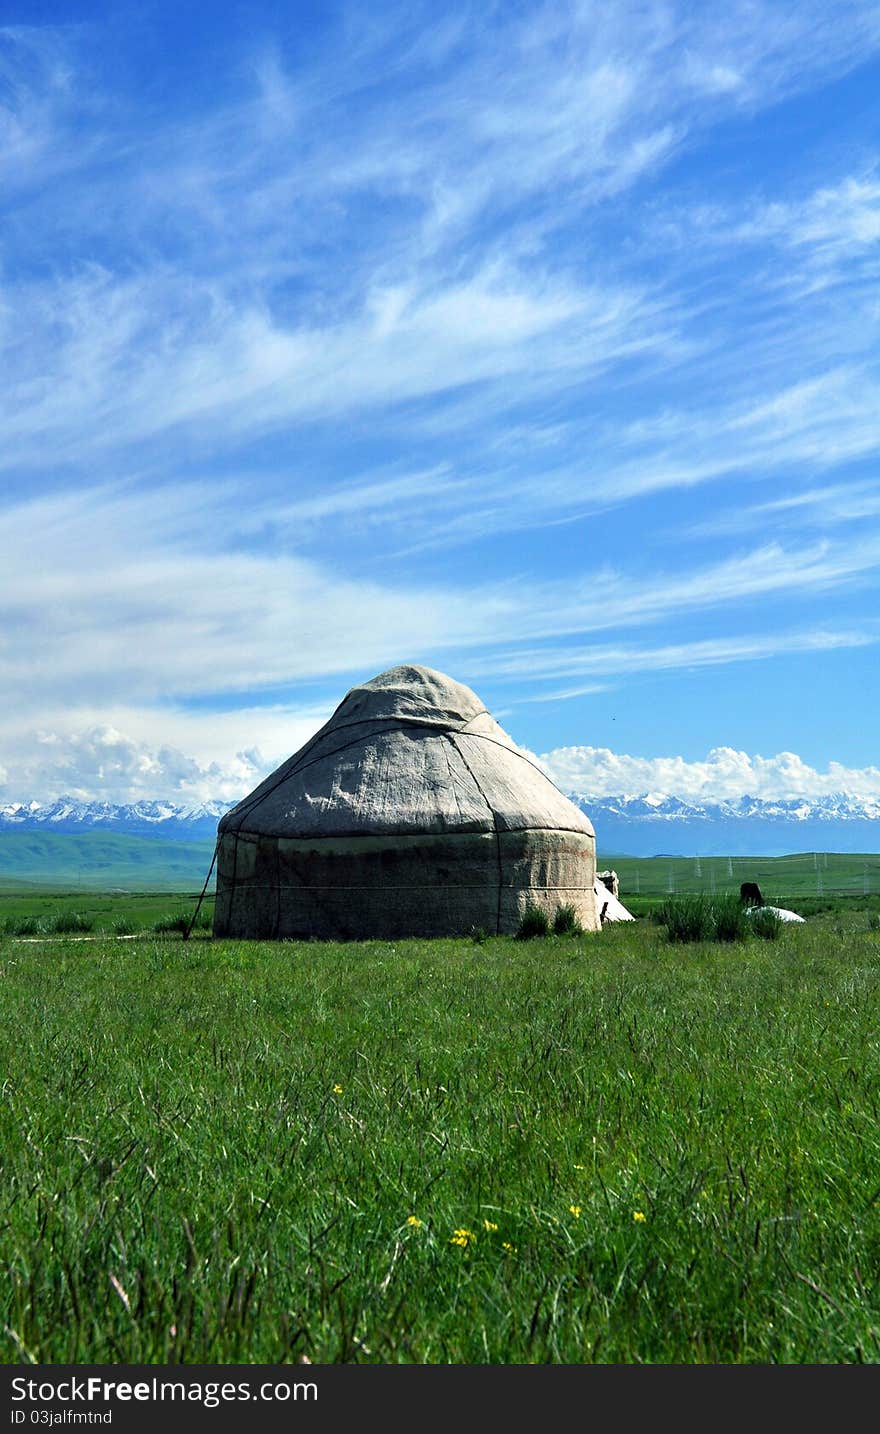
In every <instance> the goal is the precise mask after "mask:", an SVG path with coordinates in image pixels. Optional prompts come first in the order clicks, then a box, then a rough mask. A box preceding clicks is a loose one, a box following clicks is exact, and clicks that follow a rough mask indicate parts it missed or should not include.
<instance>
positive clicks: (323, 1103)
mask: <svg viewBox="0 0 880 1434" xmlns="http://www.w3.org/2000/svg"><path fill="white" fill-rule="evenodd" d="M0 983H2V986H0V989H2V993H3V1000H2V1004H0V1071H2V1081H0V1089H2V1101H0V1152H2V1164H3V1169H2V1180H0V1261H2V1273H3V1278H2V1280H0V1306H2V1308H0V1331H3V1330H4V1329H5V1331H6V1333H5V1334H2V1335H0V1338H2V1340H3V1344H2V1349H3V1358H4V1359H5V1360H6V1361H7V1362H16V1361H19V1360H36V1361H38V1362H40V1363H49V1362H60V1363H67V1362H72V1363H77V1362H78V1363H99V1364H100V1363H172V1362H181V1363H184V1364H186V1363H198V1362H204V1363H213V1362H218V1363H234V1362H242V1363H250V1362H254V1363H276V1362H288V1361H291V1362H293V1361H296V1360H297V1359H298V1358H299V1357H300V1356H301V1355H302V1354H307V1355H308V1357H309V1358H310V1359H312V1360H313V1361H315V1362H332V1361H341V1360H347V1361H350V1360H358V1361H361V1360H362V1361H375V1362H390V1363H394V1362H423V1363H463V1362H473V1363H481V1362H486V1361H489V1362H500V1363H533V1362H545V1361H549V1362H565V1363H590V1362H593V1361H599V1362H603V1361H607V1362H619V1363H631V1362H642V1361H649V1362H659V1363H687V1362H720V1363H729V1362H747V1361H760V1362H769V1363H776V1362H815V1363H848V1362H855V1361H870V1362H876V1361H878V1359H880V1296H878V1290H877V1286H876V1271H877V1268H878V1263H880V1135H878V1129H880V1127H878V1114H880V1112H878V1099H880V1097H878V1091H880V1040H878V1034H877V1033H878V1030H880V933H877V932H876V931H872V930H870V929H869V927H868V919H867V917H866V913H865V912H863V911H855V912H852V913H849V912H847V911H846V910H845V909H842V910H840V911H837V912H835V913H833V914H832V915H829V916H827V917H820V918H816V919H815V920H813V921H811V922H809V923H807V925H805V926H797V927H787V928H786V929H785V930H784V931H783V932H782V934H781V936H780V939H779V940H777V941H772V942H764V941H749V942H747V943H735V942H734V943H728V944H725V945H718V944H701V943H696V944H693V945H688V946H676V945H672V944H670V943H668V942H667V941H666V939H665V934H664V932H663V929H662V928H661V927H659V926H657V925H654V924H652V923H647V922H640V923H638V924H637V925H635V926H633V925H629V926H619V927H616V928H606V929H605V930H604V931H603V932H601V933H600V934H597V935H592V936H586V937H581V938H574V939H565V940H560V939H558V938H553V937H550V938H547V939H540V938H538V939H535V940H533V941H530V942H518V941H516V940H514V939H497V938H488V939H486V940H484V941H483V942H482V943H481V944H475V943H474V942H473V941H472V940H470V939H466V940H462V941H435V942H418V941H412V942H398V943H394V944H389V943H364V944H350V945H334V944H319V943H295V942H285V943H277V944H272V943H254V944H249V943H240V942H216V943H215V942H211V941H208V940H204V939H200V940H198V941H193V942H191V943H189V944H187V945H184V944H183V943H181V942H180V941H179V940H171V939H159V938H156V937H145V938H144V939H143V940H141V941H135V942H116V941H114V940H112V939H110V938H108V939H107V940H98V941H94V942H74V941H73V940H71V941H70V942H65V941H63V940H62V941H59V940H58V939H55V940H53V941H51V942H49V941H47V942H45V944H42V943H37V944H33V943H32V944H28V943H27V942H18V941H15V940H13V939H11V938H9V937H6V938H3V939H2V940H0ZM637 1215H638V1216H639V1217H640V1216H642V1215H643V1216H644V1219H641V1218H637ZM416 1222H417V1223H416ZM456 1231H465V1232H469V1233H467V1234H466V1235H463V1236H461V1235H459V1236H456V1233H455V1232H456ZM455 1241H457V1243H455Z"/></svg>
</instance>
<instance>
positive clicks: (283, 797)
mask: <svg viewBox="0 0 880 1434" xmlns="http://www.w3.org/2000/svg"><path fill="white" fill-rule="evenodd" d="M595 871H596V843H595V837H594V835H593V828H592V826H591V824H590V822H589V821H588V820H587V818H586V817H585V816H584V814H583V812H581V811H580V810H579V809H578V808H577V807H576V806H575V805H574V804H573V803H572V802H570V801H569V800H568V799H567V798H566V797H564V796H563V795H562V793H561V792H560V791H558V789H557V788H556V787H555V786H554V785H553V783H552V782H551V781H550V779H549V778H548V777H546V776H545V775H544V773H543V772H542V771H540V770H539V768H538V767H536V766H535V764H534V762H532V761H530V760H529V758H528V757H527V756H526V755H525V754H524V753H523V752H521V751H520V750H519V749H518V748H517V747H516V745H515V744H514V742H513V741H512V740H511V738H510V737H508V735H507V733H506V732H504V731H503V730H502V729H501V727H499V726H498V723H497V722H495V721H494V719H493V718H492V717H491V716H490V715H489V713H488V712H487V710H486V708H485V706H484V705H483V703H482V702H481V701H480V699H479V698H478V697H477V696H476V694H475V693H474V692H472V691H471V689H470V688H469V687H464V686H463V685H462V684H461V683H460V682H455V681H454V680H453V679H452V678H451V677H446V676H445V675H444V674H443V673H442V672H434V671H432V669H431V668H429V667H417V666H401V667H392V668H391V669H390V670H389V671H388V672H383V673H381V674H380V675H379V676H378V677H374V678H372V679H371V681H369V682H364V683H363V684H362V685H361V686H358V687H353V688H352V689H351V691H350V692H349V693H348V694H347V696H346V697H345V698H344V699H343V700H342V702H341V703H340V704H339V706H338V707H337V709H336V711H335V712H334V713H333V716H332V717H331V718H330V720H329V722H328V723H327V724H326V725H325V726H324V727H322V728H321V730H320V731H319V732H317V733H316V734H315V736H314V737H312V739H311V741H309V742H307V743H306V744H305V746H304V747H302V748H300V750H299V751H298V752H296V753H295V754H294V756H292V757H290V758H289V759H288V760H287V761H286V762H284V763H283V764H282V766H280V767H279V768H278V769H277V771H275V772H273V773H272V775H271V776H269V777H267V778H266V780H265V781H264V782H262V783H261V784H260V786H258V787H257V788H256V789H255V790H254V791H253V792H252V793H251V795H250V796H248V797H245V798H244V800H243V801H241V802H239V804H238V806H237V807H234V808H233V809H232V811H230V812H227V813H226V815H225V816H224V817H223V818H222V820H221V821H220V824H219V828H218V851H217V897H216V901H215V909H214V934H215V936H231V937H245V938H247V937H255V938H261V937H262V938H279V937H286V936H288V937H299V938H308V937H315V938H319V939H321V940H329V939H336V940H366V939H368V938H374V937H375V938H382V939H393V938H396V937H404V936H451V935H462V934H466V933H467V932H469V931H471V930H473V929H475V928H480V929H482V930H483V931H485V932H486V933H487V934H501V933H512V932H515V931H516V929H517V927H518V925H519V921H520V917H521V916H522V914H523V912H524V910H525V908H526V906H528V905H529V904H531V905H535V906H539V907H541V908H542V909H543V910H544V911H546V912H547V914H548V916H550V917H551V919H552V917H553V916H554V914H555V912H556V910H557V908H558V907H559V906H562V905H571V906H573V907H574V908H575V910H576V912H577V915H578V919H579V920H580V922H581V925H582V926H583V927H584V928H585V929H586V930H590V931H595V930H597V929H598V927H599V918H598V913H597V907H596V898H595V893H594V877H595Z"/></svg>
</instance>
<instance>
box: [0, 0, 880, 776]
mask: <svg viewBox="0 0 880 1434" xmlns="http://www.w3.org/2000/svg"><path fill="white" fill-rule="evenodd" d="M0 14H2V23H0V204H2V224H0V365H2V369H0V377H2V383H0V533H2V544H0V546H2V587H0V607H2V627H0V690H2V691H3V693H4V701H3V709H2V712H0V800H10V801H11V800H14V799H20V798H23V797H30V796H37V797H41V798H49V797H53V796H56V795H58V794H59V793H60V792H74V793H76V794H79V795H83V796H95V797H98V796H105V797H108V798H110V799H113V800H123V799H128V798H135V797H139V796H160V795H161V796H170V797H175V798H178V799H181V800H184V799H187V800H188V799H197V798H199V797H206V796H209V795H216V796H220V797H223V798H228V799H229V800H232V799H233V798H235V797H237V796H238V795H240V794H241V793H242V792H244V791H246V790H248V789H249V788H250V787H251V786H253V785H254V783H255V781H256V780H257V778H258V777H259V776H260V775H262V773H263V772H264V771H265V770H266V769H267V768H269V767H271V766H273V765H275V763H276V762H277V761H278V760H280V759H281V758H283V757H284V756H286V755H288V754H289V752H291V751H292V750H294V749H295V748H296V747H297V746H298V745H300V743H301V742H302V741H303V740H305V738H306V737H307V736H308V735H309V734H310V733H311V731H312V730H313V729H314V728H315V726H316V725H318V724H319V723H320V722H321V721H323V720H325V718H326V717H327V716H328V715H329V713H330V711H331V710H332V709H333V707H334V706H335V705H336V703H337V702H338V701H339V700H340V699H341V697H342V696H343V694H344V693H345V691H346V690H347V689H348V687H350V686H351V685H352V684H353V683H354V682H356V681H359V680H362V679H364V678H367V677H370V676H373V675H374V674H375V673H377V672H379V671H381V670H382V669H384V668H386V667H388V666H391V665H392V664H394V663H397V662H402V661H416V662H424V663H427V664H428V665H430V666H433V667H438V668H440V669H441V670H443V671H446V672H449V673H451V674H452V675H453V676H455V677H457V678H459V679H460V680H462V681H464V682H467V683H468V684H469V685H470V686H472V687H474V688H475V689H476V690H477V691H478V692H479V693H480V695H481V696H482V697H483V698H484V700H485V701H486V703H487V705H488V706H489V707H490V708H491V709H492V711H493V712H494V713H495V715H496V716H497V717H498V718H499V720H500V721H501V722H502V724H503V725H504V726H505V727H506V728H507V730H508V731H510V732H511V734H512V735H513V736H514V737H515V739H516V740H517V741H519V742H520V743H521V744H522V745H523V746H525V747H527V748H529V749H530V750H531V751H533V752H535V753H537V754H539V755H540V756H541V757H542V758H544V759H545V760H546V761H547V763H548V766H549V769H550V770H551V772H553V774H554V775H556V776H557V779H558V780H560V782H561V783H563V784H564V785H566V786H576V787H578V788H579V789H580V790H582V791H587V792H593V793H595V794H596V795H603V794H608V793H617V792H623V791H644V790H672V791H674V792H675V793H676V794H678V795H682V796H687V795H696V794H701V795H709V794H717V795H734V794H740V793H742V792H755V793H757V794H758V795H782V794H794V793H801V792H802V793H805V794H810V793H815V794H818V793H820V792H822V791H832V790H840V789H844V790H852V791H857V792H865V793H871V794H875V795H876V794H880V770H878V767H880V763H878V752H877V746H878V744H877V735H878V724H877V719H876V712H877V710H878V707H880V692H878V678H877V671H878V641H880V605H878V590H880V479H878V452H880V357H878V329H880V288H878V282H877V281H878V277H880V125H878V118H880V100H878V96H880V11H878V8H877V6H876V4H875V3H873V0H872V3H861V0H835V3H815V0H798V3H797V4H788V3H784V0H774V3H762V0H748V3H744V0H743V2H742V3H738V0H731V3H729V4H725V5H724V6H709V5H705V4H683V3H673V0H668V3H651V0H640V3H632V4H631V3H626V0H617V2H616V3H601V4H600V3H585V4H575V3H572V4H562V3H551V4H548V5H542V4H539V3H530V4H513V3H505V4H503V5H498V6H492V5H491V4H485V3H483V4H480V5H476V4H474V5H463V4H461V5H460V4H454V3H450V4H447V5H444V6H440V7H437V6H429V5H424V6H422V7H420V6H418V5H416V4H412V3H407V4H406V5H396V4H385V3H381V0H377V3H375V4H372V5H369V6H363V5H358V6H354V5H352V6H334V5H332V4H321V5H314V6H309V5H302V4H298V5H296V6H288V5H283V4H280V3H275V4H273V3H268V0H262V3H261V0H256V3H249V4H248V5H246V6H245V5H243V4H223V3H212V4H210V5H207V4H201V5H199V4H196V5H192V6H186V7H182V6H179V5H171V4H169V3H165V0H160V3H152V4H151V3H139V4H138V5H137V6H134V5H131V6H126V5H122V6H119V5H116V6H110V5H106V4H105V5H99V4H92V5H88V4H76V3H65V4H51V3H40V0H27V3H26V4H25V3H20V4H17V3H15V0H6V4H5V5H4V6H3V8H2V11H0Z"/></svg>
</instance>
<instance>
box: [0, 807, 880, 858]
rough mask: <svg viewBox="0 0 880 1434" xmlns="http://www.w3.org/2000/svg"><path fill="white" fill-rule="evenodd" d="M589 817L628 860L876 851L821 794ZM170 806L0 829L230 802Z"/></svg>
mask: <svg viewBox="0 0 880 1434" xmlns="http://www.w3.org/2000/svg"><path fill="white" fill-rule="evenodd" d="M569 795H570V797H571V799H572V801H574V802H575V803H576V805H577V806H579V807H581V808H582V810H583V811H585V812H586V813H587V815H588V816H589V817H590V819H591V821H592V823H593V826H594V827H595V829H596V838H597V845H598V848H599V853H600V856H601V854H602V853H603V852H608V853H613V854H618V855H629V856H657V855H670V856H677V855H678V856H697V855H699V856H713V855H714V856H736V855H738V854H742V855H748V856H760V855H765V856H782V855H784V854H785V853H786V852H796V851H840V852H875V851H880V799H878V798H876V797H855V796H852V795H850V794H848V793H843V792H841V793H837V794H835V795H833V796H826V797H813V798H807V797H792V798H787V799H778V800H772V801H767V800H762V799H761V798H759V797H741V798H739V799H738V800H727V801H724V800H720V801H700V802H696V801H691V802H686V801H683V800H682V799H681V798H679V797H673V796H669V795H668V794H666V793H662V792H648V793H643V794H640V795H632V796H620V797H591V796H590V795H589V794H587V793H583V792H570V793H569ZM230 805H231V804H227V803H225V802H205V803H203V804H201V805H199V806H185V805H180V804H177V803H174V802H170V801H164V802H134V803H131V804H129V805H123V806H115V805H113V804H112V803H110V802H81V801H77V800H76V799H75V798H73V797H59V799H58V800H57V801H55V802H51V803H47V804H43V803H40V802H36V801H23V802H11V803H8V804H7V805H5V806H0V831H15V830H18V831H28V830H30V831H56V832H87V831H113V832H121V833H129V834H131V835H133V836H161V837H165V838H172V839H174V838H179V839H181V840H183V839H186V838H203V837H213V836H214V835H215V834H216V831H217V823H218V821H219V819H220V817H221V816H222V815H223V813H224V812H225V811H228V809H229V806H230Z"/></svg>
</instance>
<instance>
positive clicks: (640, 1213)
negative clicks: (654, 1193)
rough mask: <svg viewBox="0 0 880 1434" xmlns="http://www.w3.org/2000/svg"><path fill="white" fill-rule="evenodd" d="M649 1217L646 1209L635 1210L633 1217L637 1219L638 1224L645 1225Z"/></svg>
mask: <svg viewBox="0 0 880 1434" xmlns="http://www.w3.org/2000/svg"><path fill="white" fill-rule="evenodd" d="M647 1218H648V1217H647V1215H646V1214H645V1212H644V1210H633V1219H634V1220H635V1222H636V1224H637V1225H644V1223H645V1221H646V1220H647Z"/></svg>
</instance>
